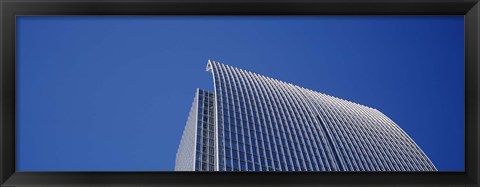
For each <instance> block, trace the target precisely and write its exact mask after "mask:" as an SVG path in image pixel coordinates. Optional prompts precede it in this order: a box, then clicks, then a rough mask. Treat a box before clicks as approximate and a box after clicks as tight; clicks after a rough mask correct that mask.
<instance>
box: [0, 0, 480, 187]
mask: <svg viewBox="0 0 480 187" xmlns="http://www.w3.org/2000/svg"><path fill="white" fill-rule="evenodd" d="M19 15H464V18H465V171H464V172H365V173H364V172H266V173H264V172H16V171H15V18H16V16H19ZM0 16H1V18H0V20H1V23H0V27H1V29H0V35H1V42H0V58H1V64H0V65H1V66H0V67H1V76H0V87H1V92H0V94H1V95H0V103H1V112H0V134H1V135H0V136H1V138H0V184H1V186H458V187H460V186H462V187H467V186H472V187H473V186H479V184H480V182H479V178H480V177H479V163H480V162H479V146H480V145H479V142H480V141H479V140H480V139H479V138H480V136H479V128H478V127H479V121H478V115H479V113H478V111H479V110H478V107H479V101H480V100H479V94H478V84H479V70H480V69H479V55H480V48H479V46H480V4H479V0H274V1H273V0H272V1H271V0H106V1H105V0H103V1H102V0H68V1H67V0H64V1H60V0H0ZM459 125H461V124H459ZM446 138H447V137H446Z"/></svg>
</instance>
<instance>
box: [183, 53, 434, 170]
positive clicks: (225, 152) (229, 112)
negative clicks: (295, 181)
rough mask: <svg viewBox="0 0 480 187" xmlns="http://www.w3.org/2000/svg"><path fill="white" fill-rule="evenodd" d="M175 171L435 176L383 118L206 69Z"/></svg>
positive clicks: (278, 84)
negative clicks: (208, 78) (209, 78)
mask: <svg viewBox="0 0 480 187" xmlns="http://www.w3.org/2000/svg"><path fill="white" fill-rule="evenodd" d="M207 71H209V72H211V73H212V74H213V80H214V92H209V91H206V90H201V89H197V92H196V94H195V97H194V102H193V104H192V107H191V111H190V115H189V117H188V120H187V125H186V127H185V130H184V132H183V136H182V139H181V142H180V146H179V149H178V152H177V155H176V163H175V170H176V171H437V170H436V168H435V166H434V165H433V163H432V162H431V161H430V160H429V158H428V157H427V156H426V155H425V154H424V153H423V151H422V150H421V149H420V148H419V147H418V145H416V144H415V142H414V141H413V140H412V139H411V138H410V137H409V136H408V135H407V134H406V133H405V132H404V131H403V130H402V129H401V128H400V127H399V126H398V125H397V124H395V122H393V121H392V120H391V119H390V118H388V117H387V116H385V115H384V114H383V113H382V112H380V111H378V110H376V109H374V108H370V107H367V106H363V105H360V104H357V103H353V102H350V101H346V100H343V99H339V98H336V97H333V96H329V95H326V94H323V93H319V92H316V91H312V90H309V89H306V88H302V87H299V86H296V85H293V84H290V83H286V82H282V81H279V80H275V79H272V78H269V77H265V76H262V75H258V74H255V73H251V72H249V71H245V70H241V69H238V68H235V67H232V66H228V65H225V64H222V63H218V62H214V61H209V62H208V64H207Z"/></svg>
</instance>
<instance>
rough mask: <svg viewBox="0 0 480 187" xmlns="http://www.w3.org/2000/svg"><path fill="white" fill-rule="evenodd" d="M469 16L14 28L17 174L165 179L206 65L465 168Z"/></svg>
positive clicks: (112, 21) (136, 20)
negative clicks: (402, 136)
mask: <svg viewBox="0 0 480 187" xmlns="http://www.w3.org/2000/svg"><path fill="white" fill-rule="evenodd" d="M463 26H464V22H463V16H277V17H275V16H262V17H260V16H244V17H239V16H98V17H95V16H82V17H80V16H69V17H52V16H41V17H40V16H38V17H36V16H19V17H17V59H16V60H17V75H16V76H17V97H16V99H17V101H16V102H17V113H16V114H17V160H16V162H17V170H18V171H171V170H173V168H174V162H175V154H176V151H177V148H178V144H179V142H180V138H181V135H182V131H183V128H184V126H185V122H186V120H187V116H188V112H189V110H190V106H191V104H192V101H193V97H194V93H195V89H196V88H203V89H207V90H213V81H212V77H211V74H209V73H208V72H206V71H205V66H206V64H207V61H208V59H211V60H215V61H219V62H222V63H225V64H228V65H232V66H236V67H239V68H242V69H245V70H249V71H252V72H256V73H259V74H263V75H266V76H269V77H272V78H276V79H279V80H282V81H285V82H290V83H293V84H296V85H299V86H302V87H305V88H309V89H312V90H316V91H319V92H322V93H326V94H329V95H333V96H336V97H339V98H342V99H346V100H349V101H353V102H356V103H360V104H362V105H366V106H370V107H374V108H377V109H378V110H380V111H382V112H383V113H384V114H386V115H387V116H389V117H390V118H391V119H392V120H393V121H395V122H396V123H397V124H398V125H399V126H400V127H401V128H402V129H404V130H405V131H406V132H407V134H409V135H410V136H411V137H412V138H413V139H414V141H415V142H416V143H417V144H418V145H419V146H420V147H421V148H422V149H423V151H424V152H425V153H426V154H427V155H428V156H429V158H430V159H431V160H432V161H433V163H434V164H435V166H436V167H437V169H439V170H440V171H463V169H464V46H463V45H464V41H463V37H464V35H463V34H464V30H463V28H464V27H463Z"/></svg>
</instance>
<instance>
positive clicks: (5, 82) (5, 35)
mask: <svg viewBox="0 0 480 187" xmlns="http://www.w3.org/2000/svg"><path fill="white" fill-rule="evenodd" d="M0 12H1V14H0V16H1V17H0V19H1V20H0V25H1V27H2V28H1V29H0V36H1V42H0V49H1V50H0V58H1V61H2V62H1V64H0V72H1V76H0V87H1V90H2V91H1V93H0V103H1V105H2V106H1V109H0V123H1V124H0V125H1V126H0V135H1V139H0V164H1V168H0V184H2V183H4V182H5V181H6V180H7V179H8V178H9V177H10V176H12V175H13V174H14V173H15V125H14V124H15V117H14V116H15V68H14V63H8V62H15V55H14V53H15V40H14V39H15V37H11V36H15V29H14V28H15V23H14V20H15V19H14V12H13V11H12V10H11V9H9V7H8V4H7V2H4V1H0ZM9 36H10V37H9Z"/></svg>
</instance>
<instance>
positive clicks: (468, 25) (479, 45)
mask: <svg viewBox="0 0 480 187" xmlns="http://www.w3.org/2000/svg"><path fill="white" fill-rule="evenodd" d="M479 56H480V3H477V4H476V5H475V6H473V7H472V8H471V9H470V10H469V11H468V12H467V13H466V14H465V109H466V110H465V163H469V164H465V172H466V173H467V174H468V177H469V179H470V180H471V181H472V182H473V183H474V184H477V185H478V184H479V179H480V173H479V171H478V170H479V168H480V162H479V156H480V154H479V147H478V146H479V145H478V144H479V142H480V138H479V134H480V132H479V130H480V128H479V121H478V115H479V113H478V112H479V111H478V107H479V106H480V105H479V104H480V103H479V101H480V100H479V93H478V86H479V85H478V84H479V83H480V81H479V78H480V77H479V75H478V73H479V72H480V66H479V60H480V58H479ZM473 142H476V145H475V144H474V143H473Z"/></svg>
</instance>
